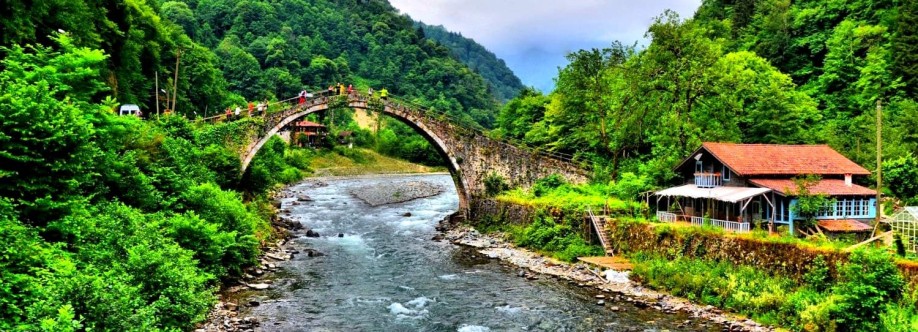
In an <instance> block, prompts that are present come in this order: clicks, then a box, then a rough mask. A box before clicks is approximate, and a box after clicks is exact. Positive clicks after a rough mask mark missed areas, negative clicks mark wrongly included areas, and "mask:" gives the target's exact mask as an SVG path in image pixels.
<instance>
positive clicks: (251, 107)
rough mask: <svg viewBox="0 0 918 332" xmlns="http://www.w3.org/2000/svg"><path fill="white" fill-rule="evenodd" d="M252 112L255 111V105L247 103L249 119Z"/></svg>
mask: <svg viewBox="0 0 918 332" xmlns="http://www.w3.org/2000/svg"><path fill="white" fill-rule="evenodd" d="M254 111H255V104H254V103H252V102H251V101H250V102H249V117H250V118H251V117H252V112H254Z"/></svg>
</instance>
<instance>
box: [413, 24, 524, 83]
mask: <svg viewBox="0 0 918 332" xmlns="http://www.w3.org/2000/svg"><path fill="white" fill-rule="evenodd" d="M418 27H419V29H422V31H423V35H424V36H425V37H427V38H430V39H432V40H435V41H437V42H438V43H440V44H441V45H443V46H446V47H447V48H449V52H450V54H451V55H452V56H454V57H456V58H458V59H459V60H461V61H462V63H464V64H466V65H467V66H469V68H471V69H472V70H474V71H475V72H476V73H478V74H480V75H481V76H482V77H484V79H485V80H487V81H488V85H489V88H490V89H491V91H492V92H493V93H494V95H495V96H496V97H497V98H498V99H501V100H503V101H507V100H510V99H511V98H513V97H515V96H516V95H517V94H518V93H520V91H521V90H523V89H524V88H525V87H524V86H523V83H522V82H521V81H520V79H519V78H518V77H516V74H514V73H513V71H511V70H510V68H508V67H507V64H506V63H504V60H502V59H499V58H497V56H496V55H494V53H491V51H488V50H487V49H486V48H484V46H482V45H480V44H478V43H476V42H475V41H474V40H472V39H469V38H466V37H464V36H462V34H461V33H458V32H452V31H449V30H447V29H446V28H445V27H443V26H442V25H426V24H424V23H418Z"/></svg>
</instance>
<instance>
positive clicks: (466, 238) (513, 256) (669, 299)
mask: <svg viewBox="0 0 918 332" xmlns="http://www.w3.org/2000/svg"><path fill="white" fill-rule="evenodd" d="M444 238H446V239H448V240H450V241H451V242H453V243H456V244H460V245H465V246H471V247H475V248H478V249H479V250H478V252H479V253H481V254H483V255H486V256H488V257H490V258H494V259H500V260H501V261H503V262H507V263H510V264H512V265H515V266H516V267H518V268H522V269H524V270H523V275H528V274H529V273H527V272H526V270H529V271H531V272H533V273H535V274H543V275H551V276H556V277H557V278H559V279H562V280H569V281H570V282H571V284H572V285H576V286H580V287H590V288H594V289H599V290H601V291H603V292H609V293H613V294H615V295H614V299H615V300H614V302H611V301H612V300H611V298H612V297H607V298H606V299H598V300H597V303H598V302H599V301H610V303H616V304H617V303H621V302H631V303H632V304H633V305H634V306H635V307H637V308H641V309H643V308H651V307H657V310H661V311H663V312H666V313H675V312H678V311H682V312H687V313H689V314H690V315H691V316H692V317H695V318H698V319H701V320H704V321H708V322H711V323H712V324H715V325H718V326H721V327H724V328H725V329H726V330H735V331H756V332H759V331H763V332H764V331H774V329H773V328H770V327H767V326H762V325H760V324H758V323H755V322H754V321H747V320H745V319H743V320H738V319H736V318H735V317H733V316H730V315H727V314H724V313H723V312H722V311H721V310H719V309H717V308H715V307H712V306H701V305H697V304H693V303H691V302H688V301H687V300H685V299H680V298H677V297H674V296H670V295H667V294H665V293H659V292H655V291H653V290H649V289H646V288H644V287H642V286H641V285H640V284H638V283H636V282H634V281H631V280H630V278H628V274H625V273H621V272H619V271H615V273H609V272H610V271H598V270H595V269H593V268H591V267H589V266H587V265H584V264H580V263H578V264H567V263H556V262H553V261H552V260H550V259H547V258H545V257H542V256H541V255H538V254H536V253H533V252H531V251H528V250H526V249H521V248H516V247H513V246H512V245H510V244H509V243H507V241H506V240H505V238H504V237H501V235H496V236H495V235H491V234H488V235H484V234H481V233H479V232H477V231H475V230H474V229H471V228H469V227H466V226H457V227H455V228H453V229H450V230H447V233H446V235H444ZM517 275H519V272H517ZM609 310H612V311H621V310H622V308H621V307H619V306H613V307H610V308H609ZM686 325H688V324H686Z"/></svg>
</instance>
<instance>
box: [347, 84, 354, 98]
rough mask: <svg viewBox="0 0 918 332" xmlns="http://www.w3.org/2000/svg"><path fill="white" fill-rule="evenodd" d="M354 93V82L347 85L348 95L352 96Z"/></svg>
mask: <svg viewBox="0 0 918 332" xmlns="http://www.w3.org/2000/svg"><path fill="white" fill-rule="evenodd" d="M352 94H354V85H353V84H348V85H347V95H348V96H350V95H352Z"/></svg>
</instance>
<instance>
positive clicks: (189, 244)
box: [163, 212, 239, 278]
mask: <svg viewBox="0 0 918 332" xmlns="http://www.w3.org/2000/svg"><path fill="white" fill-rule="evenodd" d="M163 229H164V231H165V235H166V236H168V237H170V238H172V239H173V240H175V242H176V243H178V244H179V245H180V246H182V248H185V249H188V250H190V251H191V252H193V253H194V258H195V259H196V260H197V261H198V265H199V266H200V267H201V269H203V270H204V271H207V272H208V273H210V274H212V275H214V276H215V277H218V278H221V277H224V276H226V275H227V268H228V267H229V268H231V269H237V270H238V269H239V267H238V266H234V265H238V264H239V262H234V261H233V260H234V259H233V258H234V256H235V255H234V254H233V253H232V252H231V249H233V248H235V247H236V232H228V231H225V230H221V229H220V225H219V224H216V223H210V222H207V221H206V220H204V219H201V218H200V217H198V216H197V215H196V214H194V213H193V212H188V213H185V214H181V215H176V216H173V217H171V218H168V219H165V220H163ZM224 264H226V265H224Z"/></svg>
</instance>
